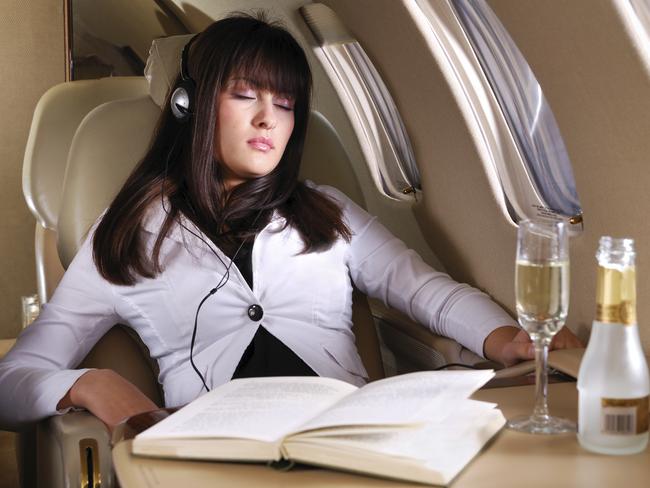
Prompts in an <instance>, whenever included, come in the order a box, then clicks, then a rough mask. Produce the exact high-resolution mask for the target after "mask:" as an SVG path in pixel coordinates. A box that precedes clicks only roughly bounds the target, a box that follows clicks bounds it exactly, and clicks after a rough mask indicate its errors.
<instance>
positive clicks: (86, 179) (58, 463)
mask: <svg viewBox="0 0 650 488" xmlns="http://www.w3.org/2000/svg"><path fill="white" fill-rule="evenodd" d="M158 51H159V50H156V52H157V53H158ZM176 58H178V55H177V54H176ZM169 66H170V67H172V68H171V69H177V66H178V63H171V64H170V65H169ZM148 72H149V80H148V81H149V82H150V85H149V86H150V87H156V86H160V84H159V83H158V82H157V81H156V80H157V78H156V76H155V74H156V73H158V72H159V71H157V70H156V69H153V68H152V69H149V71H148ZM152 73H153V74H154V76H151V74H152ZM174 77H175V75H174ZM168 79H172V77H169V78H168ZM101 81H102V80H97V81H89V82H87V83H88V86H89V87H90V86H91V85H92V84H94V83H96V84H97V86H99V84H100V83H101ZM164 84H166V83H163V85H164ZM71 103H72V104H74V102H73V101H71ZM160 105H161V103H160V98H159V97H158V96H157V95H156V94H155V93H150V94H146V95H140V96H136V97H134V98H128V99H120V100H113V101H110V102H107V103H104V104H102V105H99V106H97V107H96V108H94V109H93V110H91V111H90V112H89V113H88V114H87V115H86V116H85V117H84V118H83V120H82V121H81V123H80V124H79V126H78V128H77V129H76V131H75V133H74V137H73V138H72V142H71V144H70V149H69V153H68V157H67V167H66V169H65V181H64V182H63V188H62V194H61V197H60V208H59V212H58V219H57V221H56V232H57V234H58V255H59V258H60V260H61V263H62V264H63V266H64V267H65V266H67V265H68V264H69V263H70V261H71V260H72V258H73V257H74V255H75V253H76V251H77V250H78V248H79V246H80V244H81V243H82V241H83V239H84V238H85V236H86V234H87V232H88V229H89V228H90V227H91V225H92V224H93V222H95V220H96V219H97V218H98V216H99V215H100V214H101V212H102V211H103V210H104V209H105V208H106V207H107V206H108V205H109V204H110V202H111V200H112V199H113V197H114V195H115V194H116V193H117V191H118V190H119V188H120V187H121V186H122V184H123V182H124V181H125V179H126V178H127V177H128V175H129V174H130V172H131V170H132V169H133V167H134V166H135V165H136V164H137V162H138V161H139V160H140V159H141V158H142V156H143V155H144V154H145V152H146V150H147V148H148V146H149V143H150V140H151V136H152V134H153V130H154V127H155V124H156V121H157V119H158V116H159V115H160ZM62 110H63V113H65V109H64V108H62ZM305 145H306V153H307V154H313V153H318V154H319V156H320V157H321V158H324V159H325V160H328V159H329V160H330V161H331V160H339V159H340V158H341V157H345V151H343V149H342V147H341V143H340V140H339V138H338V136H337V134H336V132H335V131H334V129H333V127H332V126H331V124H329V122H327V120H326V119H325V118H324V117H322V116H320V115H318V114H315V115H313V116H312V117H311V119H310V128H309V130H308V134H307V140H306V144H305ZM314 148H317V150H314ZM61 171H63V169H61ZM353 302H354V305H353V322H354V329H353V330H354V332H355V337H356V340H357V347H358V349H359V352H360V354H361V358H362V361H363V363H364V365H365V366H366V369H367V371H368V374H369V377H370V379H371V380H374V379H378V378H381V377H383V376H384V371H383V363H382V360H381V354H380V349H379V340H378V337H377V333H376V329H375V326H374V320H373V318H372V315H371V313H370V308H369V306H368V303H367V300H366V299H365V297H364V296H363V295H362V294H360V293H359V292H355V294H354V300H353ZM133 339H134V338H133V337H131V335H130V334H129V333H127V332H125V329H124V328H122V327H119V326H118V327H114V328H113V329H111V331H109V333H108V334H107V335H106V336H104V337H103V338H102V339H101V340H100V341H99V342H98V343H97V345H96V346H95V347H94V348H93V350H92V351H91V353H90V354H89V355H88V357H87V358H86V359H85V360H84V361H83V362H82V364H81V365H80V367H94V368H110V369H113V370H115V371H117V372H118V373H120V374H122V375H123V376H124V377H126V378H127V379H128V380H130V381H131V382H133V383H134V384H136V386H138V387H139V388H141V389H142V390H143V391H144V392H145V393H146V394H147V395H148V396H149V397H150V398H152V400H154V402H155V403H156V404H158V405H161V406H162V405H163V403H162V395H161V392H160V387H159V384H158V382H157V371H156V365H155V364H151V360H150V359H149V356H148V354H147V351H146V348H145V347H144V346H143V345H142V344H141V343H140V342H139V341H138V340H137V338H135V339H136V341H134V340H133ZM36 439H37V441H36V459H37V464H36V468H35V471H36V472H37V475H36V477H37V481H36V486H48V487H59V486H60V487H63V486H73V485H77V484H79V482H80V481H81V486H86V484H84V483H88V482H89V481H90V480H93V481H94V483H97V481H98V480H100V479H101V486H102V487H103V488H106V487H111V486H114V485H115V480H114V479H113V477H114V474H113V472H112V469H111V451H110V445H111V439H110V438H109V435H108V432H107V430H106V428H105V426H104V424H103V423H102V422H101V421H99V420H98V419H97V418H95V417H93V416H92V415H91V414H89V413H88V412H71V413H68V414H65V415H61V416H55V417H52V418H49V419H46V420H44V421H42V422H39V423H38V425H37V426H36ZM21 454H24V455H23V456H21V457H22V459H21V460H20V461H23V462H22V463H20V461H19V464H21V465H22V466H23V468H22V470H21V471H23V472H24V471H25V469H26V466H27V464H26V462H29V461H34V456H33V453H32V455H31V456H28V455H27V456H26V454H28V453H25V452H22V453H19V455H21ZM28 458H31V459H28ZM23 486H25V485H23ZM88 486H91V485H88ZM95 486H97V485H95Z"/></svg>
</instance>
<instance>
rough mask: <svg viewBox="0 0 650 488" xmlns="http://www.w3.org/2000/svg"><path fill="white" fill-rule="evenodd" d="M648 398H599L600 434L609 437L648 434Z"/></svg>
mask: <svg viewBox="0 0 650 488" xmlns="http://www.w3.org/2000/svg"><path fill="white" fill-rule="evenodd" d="M649 400H650V396H645V397H641V398H601V407H602V408H601V417H600V419H601V420H600V432H601V433H602V434H610V435H612V434H613V435H637V434H643V433H645V432H648V407H649Z"/></svg>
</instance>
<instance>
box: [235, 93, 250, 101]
mask: <svg viewBox="0 0 650 488" xmlns="http://www.w3.org/2000/svg"><path fill="white" fill-rule="evenodd" d="M233 97H235V98H237V99H239V100H255V95H247V94H244V93H233Z"/></svg>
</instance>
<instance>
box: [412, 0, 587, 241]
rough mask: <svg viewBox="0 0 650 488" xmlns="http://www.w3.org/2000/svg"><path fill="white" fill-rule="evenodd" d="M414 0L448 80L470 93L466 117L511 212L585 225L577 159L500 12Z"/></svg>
mask: <svg viewBox="0 0 650 488" xmlns="http://www.w3.org/2000/svg"><path fill="white" fill-rule="evenodd" d="M410 5H411V12H412V14H413V15H415V16H416V17H420V18H425V19H426V20H427V27H428V29H427V31H428V34H427V33H426V32H425V37H426V36H427V35H428V36H429V39H430V41H431V42H430V45H432V44H434V47H435V49H436V50H437V52H438V53H440V54H441V55H439V56H436V58H437V60H438V61H439V62H442V63H443V64H445V66H443V71H446V72H447V73H448V74H450V75H449V76H448V80H449V81H450V83H451V84H452V85H460V88H458V86H456V88H455V90H454V91H455V94H456V96H460V97H463V98H465V100H464V104H465V106H466V107H467V109H466V112H465V114H464V115H465V117H466V120H467V119H471V124H473V126H474V127H473V130H474V131H475V133H476V134H477V136H476V137H475V140H476V141H477V145H482V146H483V147H482V148H479V153H480V154H481V157H482V159H484V161H483V162H484V166H485V167H486V169H487V171H488V172H489V173H492V175H491V183H492V184H493V190H495V193H499V192H500V193H501V194H500V195H499V196H500V197H501V198H502V206H503V208H504V210H505V213H506V215H508V216H509V218H510V219H512V221H513V222H514V223H515V224H516V223H517V222H519V221H520V220H521V219H524V218H534V217H547V218H553V219H562V220H567V221H568V222H570V223H571V224H574V225H572V226H571V227H572V228H573V230H574V231H580V230H582V209H581V205H580V201H579V199H578V194H577V191H576V185H575V180H574V177H573V171H572V168H571V161H570V159H569V156H568V154H567V151H566V147H565V145H564V141H563V139H562V136H561V134H560V130H559V128H558V126H557V123H556V121H555V117H554V116H553V112H552V110H551V108H550V106H549V105H548V103H547V101H546V98H545V97H544V94H543V92H542V89H541V87H540V85H539V83H538V81H537V79H536V78H535V75H534V74H533V72H532V70H531V68H530V66H529V65H528V63H527V62H526V60H525V58H524V57H523V55H522V54H521V52H520V51H519V49H518V48H517V46H516V45H515V43H514V41H513V40H512V38H511V37H510V35H509V34H508V32H507V31H506V29H505V28H504V26H503V25H502V24H501V22H500V21H499V19H498V17H497V16H496V14H495V13H494V12H493V11H492V10H491V9H490V7H489V6H488V5H487V3H486V2H485V0H471V1H470V0H446V1H444V2H440V1H437V0H414V2H410ZM416 23H417V19H416ZM420 24H422V22H421V21H420ZM459 28H460V30H459ZM432 50H433V49H432ZM434 54H435V53H434ZM452 88H453V87H452Z"/></svg>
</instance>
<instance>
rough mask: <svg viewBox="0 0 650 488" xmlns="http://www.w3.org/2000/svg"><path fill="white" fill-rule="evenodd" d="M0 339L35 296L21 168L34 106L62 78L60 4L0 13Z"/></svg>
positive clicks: (5, 5) (19, 4)
mask: <svg viewBox="0 0 650 488" xmlns="http://www.w3.org/2000/svg"><path fill="white" fill-rule="evenodd" d="M0 59H2V69H1V70H0V92H1V93H2V94H3V110H2V117H0V236H1V237H0V256H2V259H0V311H1V313H0V339H1V338H10V337H15V336H16V334H17V333H18V332H19V330H20V326H21V305H20V297H21V296H22V295H30V294H33V293H36V277H35V267H34V223H35V221H34V218H33V217H32V215H31V213H30V212H29V210H28V209H27V206H26V204H25V200H24V198H23V193H22V163H23V154H24V151H25V144H26V142H27V135H28V133H29V126H30V124H31V120H32V113H33V112H34V107H35V106H36V103H37V101H38V99H39V98H40V97H41V95H42V94H43V93H44V92H45V91H46V90H47V89H48V88H50V87H51V86H52V85H55V84H57V83H60V82H62V81H64V79H65V62H64V59H65V58H64V28H63V1H62V0H39V1H38V2H32V1H26V0H23V1H18V0H11V1H5V2H2V10H1V12H0Z"/></svg>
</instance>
